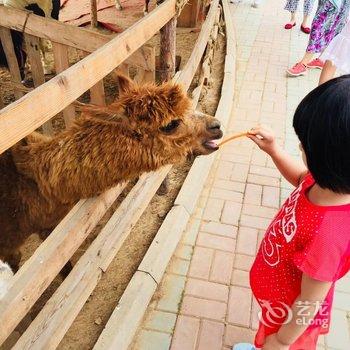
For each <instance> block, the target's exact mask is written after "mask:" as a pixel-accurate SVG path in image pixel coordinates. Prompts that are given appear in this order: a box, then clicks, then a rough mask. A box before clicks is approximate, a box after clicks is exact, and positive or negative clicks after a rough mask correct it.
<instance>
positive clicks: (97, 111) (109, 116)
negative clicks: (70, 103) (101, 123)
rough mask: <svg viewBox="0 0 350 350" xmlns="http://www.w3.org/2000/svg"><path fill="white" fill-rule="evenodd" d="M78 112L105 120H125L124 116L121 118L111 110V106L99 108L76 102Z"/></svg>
mask: <svg viewBox="0 0 350 350" xmlns="http://www.w3.org/2000/svg"><path fill="white" fill-rule="evenodd" d="M75 105H76V108H77V110H79V111H81V112H83V113H85V114H87V115H90V116H92V117H95V118H100V119H103V120H110V121H111V120H114V121H120V120H122V119H123V117H122V116H119V115H118V113H117V112H116V111H115V110H113V109H112V108H110V106H98V105H94V104H85V103H81V102H78V101H76V102H75Z"/></svg>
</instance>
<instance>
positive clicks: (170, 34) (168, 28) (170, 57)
mask: <svg viewBox="0 0 350 350" xmlns="http://www.w3.org/2000/svg"><path fill="white" fill-rule="evenodd" d="M163 1H164V0H157V5H160V4H161V3H162V2H163ZM176 23H177V17H176V16H174V17H173V18H172V19H171V20H170V21H169V22H168V23H167V24H166V25H165V26H164V27H163V28H162V29H161V30H160V57H159V70H160V80H161V81H168V80H170V79H171V78H172V77H173V76H174V74H175V57H176Z"/></svg>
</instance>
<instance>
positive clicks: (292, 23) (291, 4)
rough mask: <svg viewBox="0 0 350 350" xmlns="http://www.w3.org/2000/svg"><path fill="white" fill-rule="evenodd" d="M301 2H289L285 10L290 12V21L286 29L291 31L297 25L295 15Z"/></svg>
mask: <svg viewBox="0 0 350 350" xmlns="http://www.w3.org/2000/svg"><path fill="white" fill-rule="evenodd" d="M298 4H299V0H287V2H286V6H285V7H284V9H285V10H287V11H289V12H290V21H289V22H288V23H287V24H286V25H285V26H284V27H285V28H286V29H291V28H293V27H294V26H295V24H296V16H295V13H296V11H297V8H298Z"/></svg>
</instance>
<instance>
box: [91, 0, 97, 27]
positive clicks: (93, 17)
mask: <svg viewBox="0 0 350 350" xmlns="http://www.w3.org/2000/svg"><path fill="white" fill-rule="evenodd" d="M90 13H91V27H92V28H97V24H98V22H97V0H90Z"/></svg>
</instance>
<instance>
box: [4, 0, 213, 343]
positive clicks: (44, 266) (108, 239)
mask: <svg viewBox="0 0 350 350" xmlns="http://www.w3.org/2000/svg"><path fill="white" fill-rule="evenodd" d="M175 2H176V0H167V1H166V2H164V3H163V4H162V5H160V6H159V7H158V8H157V9H156V10H154V11H152V12H151V13H150V14H149V15H148V16H147V17H145V18H144V19H142V20H140V21H139V22H138V23H136V24H135V25H134V26H132V27H131V28H129V29H128V30H126V31H125V32H124V33H122V34H121V35H120V36H118V37H116V38H114V39H112V40H111V41H109V42H108V43H106V44H105V45H104V46H103V47H101V48H99V49H98V50H97V51H96V52H94V53H92V54H91V55H89V56H87V57H86V58H84V59H83V60H82V61H80V62H78V63H76V64H75V65H74V66H72V67H70V68H68V69H66V70H63V69H64V68H65V66H67V62H66V61H65V60H66V58H65V57H66V56H65V48H64V46H62V45H70V44H68V43H67V42H62V41H63V40H61V42H58V41H55V40H54V39H52V38H50V39H52V40H53V41H54V42H55V43H56V42H58V44H59V45H54V53H55V56H56V57H59V59H60V60H56V61H57V62H59V63H58V65H60V69H59V70H62V73H60V74H58V75H57V76H56V77H55V78H53V79H52V80H50V81H49V82H47V83H44V84H43V85H41V86H40V87H38V88H36V89H35V90H33V91H31V92H29V93H28V94H27V95H26V96H24V97H22V98H21V99H20V100H18V101H16V102H14V103H13V104H11V105H9V106H8V107H5V108H4V109H3V110H1V111H0V130H1V137H0V153H1V152H3V151H4V150H6V149H7V148H9V147H11V146H12V145H13V144H15V143H16V142H17V141H18V140H20V139H21V138H23V137H24V136H26V135H27V134H29V133H30V132H32V131H33V130H34V129H35V128H37V127H38V126H40V125H42V124H43V123H45V122H46V121H47V120H49V119H50V118H51V117H53V116H54V115H55V114H57V113H58V112H60V111H61V110H63V109H64V108H69V106H70V104H71V103H72V102H73V101H74V100H75V99H76V98H77V97H79V96H80V95H81V94H82V93H83V92H85V91H86V90H87V89H89V88H93V87H94V86H96V84H98V83H99V82H100V81H101V79H103V77H104V76H106V75H107V74H108V73H110V72H111V71H112V70H113V69H115V68H116V67H117V66H120V65H121V64H122V63H123V61H125V59H126V58H127V57H130V56H131V55H132V54H133V52H135V51H136V50H137V49H138V48H139V47H140V46H142V45H143V44H144V43H145V42H146V41H147V40H149V39H150V38H151V37H152V36H153V35H154V34H155V33H156V32H157V31H158V30H159V29H160V28H161V27H162V26H164V24H166V23H167V22H168V21H169V20H170V19H171V18H172V17H173V16H174V15H175ZM217 8H218V0H213V2H212V5H211V9H210V11H209V13H208V17H207V20H206V22H205V24H204V26H203V32H204V34H203V33H201V34H200V36H199V38H198V40H197V43H196V45H195V48H194V51H193V53H192V55H191V57H190V59H189V61H188V62H187V64H186V65H185V67H184V69H183V71H181V72H179V74H178V75H177V78H176V81H177V82H178V83H181V84H183V85H184V86H185V88H186V89H188V87H189V85H190V83H191V81H192V79H193V76H194V75H195V72H196V70H197V67H198V65H199V63H200V60H201V58H202V56H203V53H204V50H205V48H206V45H207V41H208V37H209V35H210V31H211V28H212V26H213V24H214V21H215V17H216V13H217ZM1 10H2V7H0V18H1V15H2V14H1ZM30 17H31V16H30ZM30 17H29V18H30ZM33 18H34V17H33ZM2 21H3V19H2V18H1V19H0V26H1V25H3V24H2V23H1V22H2ZM7 21H8V22H10V20H7ZM28 23H29V19H28ZM27 26H28V24H27ZM9 27H10V26H9ZM11 28H12V27H11ZM33 31H34V29H33ZM35 35H36V34H35ZM38 36H39V35H38ZM60 54H61V56H60ZM124 65H125V64H124ZM125 66H127V65H125ZM45 96H50V99H49V100H48V101H46V100H45ZM36 101H45V103H41V104H39V103H38V102H37V103H38V104H37V105H36V104H35V102H36ZM66 111H67V109H66ZM170 169H171V166H167V167H164V168H162V169H161V170H159V171H157V172H155V173H150V174H146V175H143V176H141V177H140V179H139V181H138V182H137V184H136V185H135V186H134V187H133V189H132V190H131V191H130V193H129V194H128V196H127V197H126V199H125V200H124V201H123V202H122V203H121V205H120V206H119V208H118V209H117V210H116V212H115V213H114V214H113V216H112V218H111V219H110V220H109V221H108V223H107V224H106V226H105V227H104V228H103V230H102V231H101V233H100V234H99V236H98V237H97V238H96V239H95V241H94V242H93V243H92V245H91V246H90V247H89V249H88V250H87V251H86V252H85V254H84V255H83V256H82V258H81V259H80V260H79V262H78V263H77V264H76V265H75V267H74V269H73V271H72V272H71V274H70V275H69V276H68V277H67V279H66V280H65V281H64V282H63V283H62V285H61V286H60V287H59V288H58V289H57V291H56V292H55V293H54V295H53V296H52V298H51V299H50V300H49V301H48V302H47V303H46V305H45V307H44V308H43V310H42V311H41V312H40V313H39V315H38V316H37V318H36V319H35V320H34V321H33V322H32V324H31V325H30V326H29V328H28V329H27V331H26V332H25V333H24V334H23V335H22V337H21V338H20V339H19V341H18V342H17V344H16V345H15V347H14V349H21V350H22V349H32V348H33V346H35V347H36V348H45V349H54V348H56V347H57V345H58V344H59V342H60V340H61V339H62V338H63V336H64V334H65V333H66V331H67V329H68V328H69V326H70V325H71V323H72V322H73V321H74V319H75V317H76V316H77V314H78V313H79V311H80V309H81V308H82V306H83V305H84V302H85V300H86V299H87V298H88V296H89V295H90V293H91V292H92V290H93V289H94V288H95V286H96V284H97V282H98V280H99V278H100V276H101V273H102V272H101V271H105V270H106V269H107V267H108V265H109V263H110V262H111V260H112V259H113V257H114V256H115V254H116V252H117V251H118V249H119V248H120V246H121V244H122V243H123V241H124V240H125V238H126V237H127V235H128V234H129V233H130V231H131V229H132V227H133V226H134V225H135V224H136V222H137V220H138V218H139V217H140V216H141V215H142V213H143V211H144V210H145V209H146V207H147V205H148V204H149V202H150V201H151V199H152V197H153V196H154V194H155V192H156V190H157V188H158V187H159V184H160V183H161V182H162V180H163V179H164V178H165V176H166V175H167V174H168V172H169V170H170ZM122 189H123V186H118V187H117V188H114V189H111V190H109V191H107V192H106V193H104V194H102V195H101V196H99V197H97V198H93V199H88V200H82V201H80V202H79V203H78V204H77V205H76V206H75V207H74V208H73V209H72V210H71V211H70V212H69V214H68V215H67V216H66V217H65V218H64V219H63V221H62V222H61V223H60V224H59V225H58V226H57V227H56V229H55V230H54V231H53V232H52V233H51V235H50V236H49V237H48V238H47V239H46V240H45V242H44V243H43V244H41V246H40V247H39V248H38V249H37V250H36V252H35V253H34V254H33V256H32V257H31V258H30V259H29V260H28V261H27V262H26V263H25V264H24V265H23V266H22V268H21V269H20V270H19V272H18V273H17V274H16V275H15V277H14V278H13V280H12V282H11V285H10V290H9V292H8V293H7V295H6V296H5V298H4V299H3V300H2V301H0V324H1V327H0V344H1V343H2V342H3V341H4V340H5V339H6V338H7V337H8V335H9V334H10V333H11V332H12V331H13V330H14V328H15V327H16V325H17V324H18V323H19V322H20V320H21V319H22V317H23V316H24V315H25V314H26V313H27V312H28V311H29V310H30V308H31V307H32V306H33V305H34V303H35V302H36V300H37V299H38V298H39V297H40V295H41V294H42V292H43V291H44V290H45V289H46V288H47V286H48V285H49V284H50V283H51V281H52V280H53V279H54V278H55V276H56V275H57V273H58V272H59V271H60V269H61V268H62V267H63V266H64V264H65V263H66V262H67V261H68V260H69V259H70V257H71V256H72V255H73V254H74V252H75V251H76V249H77V248H78V247H79V246H80V244H81V243H82V242H83V241H84V239H85V238H86V237H87V235H88V234H89V232H91V230H92V229H93V228H94V227H95V226H96V224H97V223H98V221H99V219H100V218H101V217H102V215H103V214H104V213H105V212H106V210H107V209H108V208H109V207H110V205H111V204H112V203H113V202H114V200H115V199H116V198H117V197H118V196H119V194H120V193H121V191H122Z"/></svg>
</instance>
